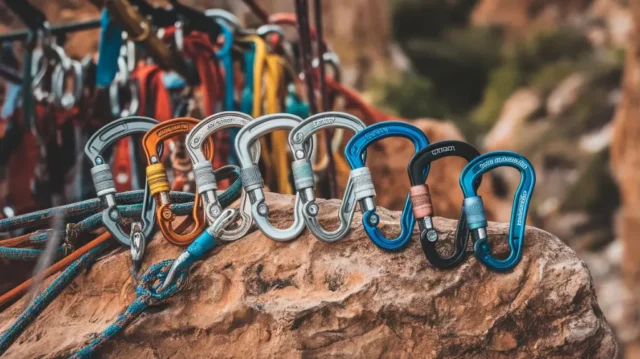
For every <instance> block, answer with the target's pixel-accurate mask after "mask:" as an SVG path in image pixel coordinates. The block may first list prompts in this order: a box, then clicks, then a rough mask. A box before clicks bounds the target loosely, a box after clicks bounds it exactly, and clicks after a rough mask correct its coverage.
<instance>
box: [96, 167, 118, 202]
mask: <svg viewBox="0 0 640 359" xmlns="http://www.w3.org/2000/svg"><path fill="white" fill-rule="evenodd" d="M91 178H93V185H94V186H95V189H96V194H97V195H98V197H100V196H104V195H106V194H109V193H116V185H115V183H114V182H113V174H112V173H111V166H109V164H106V163H105V164H101V165H95V166H93V167H92V168H91Z"/></svg>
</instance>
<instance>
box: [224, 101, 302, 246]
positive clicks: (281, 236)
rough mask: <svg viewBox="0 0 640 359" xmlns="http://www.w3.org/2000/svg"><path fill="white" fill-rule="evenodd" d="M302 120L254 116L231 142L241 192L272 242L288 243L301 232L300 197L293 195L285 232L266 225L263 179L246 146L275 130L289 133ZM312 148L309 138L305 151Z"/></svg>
mask: <svg viewBox="0 0 640 359" xmlns="http://www.w3.org/2000/svg"><path fill="white" fill-rule="evenodd" d="M300 122H302V119H301V118H300V117H298V116H295V115H290V114H284V113H283V114H273V115H265V116H262V117H258V118H256V119H255V120H253V121H251V122H249V123H248V124H247V125H245V126H244V127H243V128H242V129H241V130H240V132H238V136H237V138H236V142H235V148H236V153H237V154H238V159H239V160H240V167H241V169H240V176H241V177H242V185H243V186H244V190H245V192H247V193H248V194H249V199H250V200H251V214H252V215H253V219H254V220H255V221H256V224H257V225H258V227H259V228H260V230H262V232H263V233H264V234H265V235H266V236H267V237H269V238H271V239H273V240H275V241H280V242H282V241H288V240H291V239H293V238H295V237H297V236H298V235H299V234H300V233H302V231H303V230H304V220H302V219H301V217H302V206H301V198H300V195H299V194H296V202H295V207H294V211H293V213H294V222H293V225H291V227H289V228H287V229H278V228H275V227H273V226H272V225H271V223H269V219H268V216H269V206H268V205H267V204H266V203H265V196H264V191H263V188H264V180H263V179H262V175H261V174H260V168H259V167H258V164H257V163H256V162H254V160H253V158H252V157H251V154H250V151H249V147H250V146H251V145H252V144H253V142H254V141H256V140H258V138H259V137H261V136H263V135H266V134H268V133H270V132H273V131H276V130H291V129H293V128H295V127H296V126H297V125H298V124H299V123H300ZM312 149H313V139H309V141H308V142H307V147H306V151H307V153H311V152H312Z"/></svg>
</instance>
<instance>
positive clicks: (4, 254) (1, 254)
mask: <svg viewBox="0 0 640 359" xmlns="http://www.w3.org/2000/svg"><path fill="white" fill-rule="evenodd" d="M43 252H44V249H31V248H5V247H0V259H7V260H10V261H34V260H37V259H38V257H40V255H41V254H42V253H43ZM63 254H64V250H63V249H62V247H59V248H58V250H57V251H56V258H59V257H60V256H62V255H63Z"/></svg>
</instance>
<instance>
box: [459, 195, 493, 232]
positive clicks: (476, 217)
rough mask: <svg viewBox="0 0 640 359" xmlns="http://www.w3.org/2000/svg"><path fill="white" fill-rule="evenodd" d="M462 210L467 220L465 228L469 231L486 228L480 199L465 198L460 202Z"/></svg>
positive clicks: (475, 197) (485, 217)
mask: <svg viewBox="0 0 640 359" xmlns="http://www.w3.org/2000/svg"><path fill="white" fill-rule="evenodd" d="M462 210H463V211H464V215H465V217H466V218H467V228H468V229H469V230H473V229H478V228H485V227H486V226H487V216H486V215H485V213H484V204H483V203H482V197H480V196H474V197H469V198H465V199H464V201H463V202H462Z"/></svg>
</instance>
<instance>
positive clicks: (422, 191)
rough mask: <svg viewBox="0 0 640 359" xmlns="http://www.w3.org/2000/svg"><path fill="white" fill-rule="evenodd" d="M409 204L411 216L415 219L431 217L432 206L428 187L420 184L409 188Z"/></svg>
mask: <svg viewBox="0 0 640 359" xmlns="http://www.w3.org/2000/svg"><path fill="white" fill-rule="evenodd" d="M409 193H410V198H411V203H412V204H413V215H414V216H415V217H416V218H425V217H432V216H433V204H432V203H431V192H430V191H429V185H426V184H420V185H417V186H413V187H411V189H410V191H409Z"/></svg>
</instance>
